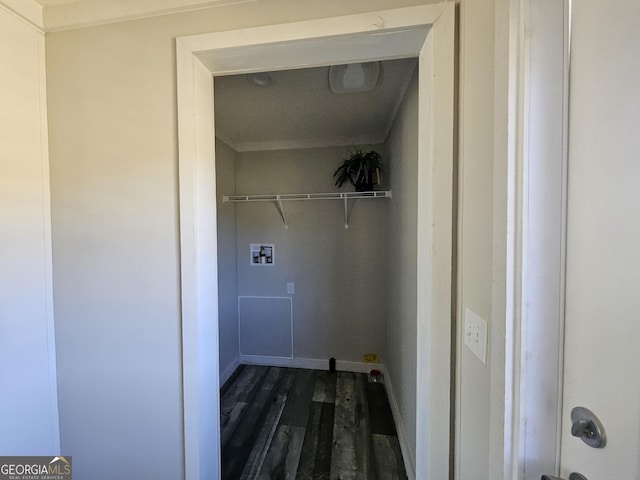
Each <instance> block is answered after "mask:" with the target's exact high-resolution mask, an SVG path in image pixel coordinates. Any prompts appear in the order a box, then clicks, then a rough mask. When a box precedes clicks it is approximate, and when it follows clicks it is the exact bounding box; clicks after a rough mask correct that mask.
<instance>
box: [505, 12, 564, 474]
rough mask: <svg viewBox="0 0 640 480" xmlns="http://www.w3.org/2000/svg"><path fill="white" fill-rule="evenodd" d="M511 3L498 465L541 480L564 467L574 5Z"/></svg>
mask: <svg viewBox="0 0 640 480" xmlns="http://www.w3.org/2000/svg"><path fill="white" fill-rule="evenodd" d="M505 3H507V2H505ZM508 4H509V5H508V8H509V9H510V13H511V14H510V16H509V22H508V27H509V30H510V36H509V49H510V51H511V56H510V59H509V60H510V61H509V86H508V88H509V91H510V95H509V106H508V118H509V120H508V124H509V130H510V133H512V135H511V136H510V138H509V159H508V168H507V169H508V183H509V207H508V215H507V223H508V228H507V230H508V232H509V233H508V239H507V243H508V247H507V250H508V251H509V254H508V257H509V262H507V263H509V266H508V268H507V270H508V272H507V277H508V280H507V281H508V283H509V287H508V290H509V298H510V299H511V302H510V304H509V306H508V308H507V315H506V332H505V338H506V348H505V384H506V385H505V402H506V407H505V409H504V410H505V442H504V452H503V453H504V455H503V457H501V458H500V459H499V460H498V459H496V460H495V461H496V463H497V462H498V461H501V462H502V464H501V467H502V470H503V473H504V476H503V478H505V479H506V478H513V479H518V480H537V479H539V478H540V477H541V475H543V474H549V475H558V474H559V467H560V440H561V432H562V401H563V398H562V396H563V369H564V313H565V312H564V310H565V298H564V294H565V257H566V235H567V232H566V216H567V185H568V183H567V175H568V151H567V149H568V147H567V144H568V135H569V124H568V115H569V113H568V112H569V66H570V12H571V0H562V1H560V2H558V1H555V0H545V1H534V0H510V1H509V2H508ZM495 470H496V471H497V470H498V469H497V468H496V469H495Z"/></svg>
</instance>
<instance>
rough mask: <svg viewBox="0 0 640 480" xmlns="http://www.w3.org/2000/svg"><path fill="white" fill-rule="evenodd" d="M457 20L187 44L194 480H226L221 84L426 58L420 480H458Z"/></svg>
mask: <svg viewBox="0 0 640 480" xmlns="http://www.w3.org/2000/svg"><path fill="white" fill-rule="evenodd" d="M454 20H455V7H454V5H453V3H451V2H449V3H446V4H436V5H423V6H417V7H408V8H401V9H393V10H385V11H378V12H371V13H366V14H357V15H349V16H342V17H334V18H327V19H321V20H311V21H306V22H297V23H288V24H282V25H273V26H266V27H256V28H249V29H243V30H234V31H226V32H219V33H210V34H204V35H196V36H190V37H181V38H178V39H177V80H178V135H179V187H180V242H181V246H180V248H181V286H182V343H183V344H182V349H183V350H182V351H183V354H182V355H183V397H184V399H183V401H184V442H185V447H184V448H185V477H186V479H187V480H195V479H205V478H206V479H211V478H219V476H220V438H219V433H220V432H219V377H218V312H217V310H218V309H217V307H218V298H217V291H218V289H217V252H216V251H217V238H216V192H215V149H214V135H215V127H214V105H213V101H214V95H213V76H214V75H222V74H231V73H241V72H251V71H265V70H276V69H291V68H302V67H310V66H319V65H328V64H333V63H336V62H338V63H339V62H345V63H346V62H348V61H365V60H376V59H384V58H398V57H401V56H405V57H409V56H412V57H416V56H417V57H419V87H418V88H419V92H420V95H419V106H418V109H419V114H418V122H419V127H418V128H419V131H420V135H419V145H418V176H419V178H418V185H419V188H418V219H417V221H418V248H419V252H418V258H416V262H417V265H418V274H417V289H418V311H417V318H416V322H417V332H418V334H417V337H418V338H417V342H418V343H417V344H418V349H417V372H418V374H417V378H416V382H417V405H418V408H417V412H416V418H417V420H416V422H417V423H416V433H417V435H416V436H417V446H416V450H417V455H416V457H417V462H416V476H417V478H420V479H423V480H430V479H431V480H440V479H443V478H448V477H449V438H450V431H449V430H450V423H449V411H450V394H449V385H450V382H451V372H450V370H449V365H450V358H451V342H450V335H451V311H452V305H451V281H452V272H451V252H452V224H453V223H452V220H453V219H452V216H453V213H452V200H453V198H452V197H453V179H452V171H453V162H454V153H453V152H454V149H453V147H454V137H453V131H454V111H453V106H454V101H453V98H454V90H453V88H454V30H455V22H454ZM420 35H422V40H421V41H420V42H417V43H416V38H419V36H420ZM425 36H426V39H425ZM396 40H397V41H396ZM338 47H339V48H338Z"/></svg>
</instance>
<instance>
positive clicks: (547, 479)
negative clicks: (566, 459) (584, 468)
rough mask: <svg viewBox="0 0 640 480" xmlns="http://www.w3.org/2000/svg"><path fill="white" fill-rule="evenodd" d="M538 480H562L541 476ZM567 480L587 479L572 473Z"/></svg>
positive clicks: (579, 474)
mask: <svg viewBox="0 0 640 480" xmlns="http://www.w3.org/2000/svg"><path fill="white" fill-rule="evenodd" d="M540 480H563V479H562V478H560V477H552V476H550V475H542V478H541V479H540ZM569 480H587V477H585V476H584V475H582V474H581V473H572V474H571V475H569Z"/></svg>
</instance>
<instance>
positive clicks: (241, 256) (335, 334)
mask: <svg viewBox="0 0 640 480" xmlns="http://www.w3.org/2000/svg"><path fill="white" fill-rule="evenodd" d="M382 147H383V146H381V145H379V146H370V147H363V148H364V149H365V150H369V149H375V150H377V151H379V152H381V153H382ZM347 151H348V149H347V148H345V147H329V148H314V149H305V150H286V151H285V150H281V151H270V152H250V153H239V154H238V155H237V165H236V188H237V193H238V194H239V195H240V194H241V195H244V194H247V195H250V194H259V193H306V192H332V191H335V186H334V184H333V172H334V171H335V169H336V168H337V166H338V165H339V164H340V162H341V160H342V158H344V156H345V154H346V153H347ZM349 187H351V190H353V187H352V186H345V187H343V190H345V191H347V190H349ZM224 193H228V192H224ZM388 204H389V200H387V199H374V200H358V201H355V202H351V205H350V207H351V206H352V210H351V216H350V218H349V228H348V229H345V228H344V204H343V203H342V202H340V201H301V202H285V204H284V208H285V213H286V216H287V221H288V224H289V228H288V229H285V228H284V224H283V221H282V219H281V218H280V214H279V213H278V210H277V208H276V207H275V204H273V203H271V202H267V203H240V204H237V206H236V219H237V224H236V228H237V240H238V243H237V268H238V294H239V295H258V296H286V295H287V282H294V283H295V294H294V295H293V312H294V315H293V318H294V320H293V323H294V326H293V330H294V337H293V338H294V342H293V343H294V357H295V358H308V359H321V360H326V361H327V363H326V365H327V367H328V359H329V358H331V357H335V358H336V359H337V360H345V361H360V362H361V361H362V355H363V354H365V353H377V354H378V355H380V358H381V360H382V361H384V353H385V340H386V331H385V321H386V318H385V312H386V300H387V297H388V295H389V293H388V290H387V283H386V265H387V263H388V261H389V259H388V255H387V249H386V231H387V225H386V218H387V208H388ZM261 242H264V243H273V244H274V245H275V263H274V265H273V266H269V267H256V266H252V265H250V264H249V245H250V244H251V243H261Z"/></svg>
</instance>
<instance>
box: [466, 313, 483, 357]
mask: <svg viewBox="0 0 640 480" xmlns="http://www.w3.org/2000/svg"><path fill="white" fill-rule="evenodd" d="M464 344H465V345H466V346H467V347H468V348H469V350H471V351H472V352H473V353H474V354H475V356H476V357H478V358H479V359H480V361H481V362H482V363H483V364H485V365H486V364H487V322H486V321H485V320H483V319H482V318H481V317H479V316H478V315H476V314H475V313H473V312H472V311H471V310H469V309H468V308H465V310H464Z"/></svg>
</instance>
